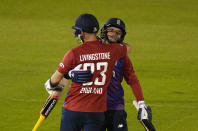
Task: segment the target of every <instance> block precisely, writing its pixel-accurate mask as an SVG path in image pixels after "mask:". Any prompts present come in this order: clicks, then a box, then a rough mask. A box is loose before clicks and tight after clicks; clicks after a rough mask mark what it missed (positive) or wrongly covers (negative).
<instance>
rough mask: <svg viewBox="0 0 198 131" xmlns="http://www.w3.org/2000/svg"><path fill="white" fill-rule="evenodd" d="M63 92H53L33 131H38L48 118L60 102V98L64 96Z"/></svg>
mask: <svg viewBox="0 0 198 131" xmlns="http://www.w3.org/2000/svg"><path fill="white" fill-rule="evenodd" d="M62 92H63V91H53V93H52V94H51V95H50V96H49V97H48V99H47V100H46V102H45V104H44V106H43V108H42V109H41V111H40V117H39V119H38V121H37V123H36V124H35V126H34V128H33V129H32V131H37V129H38V128H39V126H40V125H41V123H42V122H43V120H44V119H46V118H47V117H48V115H49V114H50V112H51V111H52V109H53V108H54V107H55V105H56V103H57V102H58V99H59V97H60V96H61V95H62Z"/></svg>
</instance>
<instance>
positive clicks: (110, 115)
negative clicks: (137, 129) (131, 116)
mask: <svg viewBox="0 0 198 131" xmlns="http://www.w3.org/2000/svg"><path fill="white" fill-rule="evenodd" d="M126 118H127V113H126V112H125V111H124V110H109V111H107V112H105V124H104V126H103V129H102V131H106V129H107V131H128V126H127V121H126Z"/></svg>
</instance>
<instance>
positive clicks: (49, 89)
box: [45, 79, 64, 95]
mask: <svg viewBox="0 0 198 131" xmlns="http://www.w3.org/2000/svg"><path fill="white" fill-rule="evenodd" d="M63 88H64V87H63V86H61V85H57V86H55V87H54V86H52V85H51V82H50V79H48V80H47V81H46V82H45V89H46V91H47V92H48V93H49V94H50V95H51V94H52V93H53V91H62V90H63Z"/></svg>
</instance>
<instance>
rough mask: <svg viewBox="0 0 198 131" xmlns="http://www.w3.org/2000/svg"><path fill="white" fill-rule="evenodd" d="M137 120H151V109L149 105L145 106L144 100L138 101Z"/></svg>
mask: <svg viewBox="0 0 198 131" xmlns="http://www.w3.org/2000/svg"><path fill="white" fill-rule="evenodd" d="M138 107H139V108H138V116H137V119H138V120H143V119H148V120H149V121H151V120H152V111H151V107H150V106H146V105H145V104H144V101H139V102H138Z"/></svg>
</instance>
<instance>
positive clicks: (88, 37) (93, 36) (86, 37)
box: [84, 33, 97, 42]
mask: <svg viewBox="0 0 198 131" xmlns="http://www.w3.org/2000/svg"><path fill="white" fill-rule="evenodd" d="M96 40H97V37H96V34H95V33H86V34H84V42H87V41H96Z"/></svg>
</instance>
